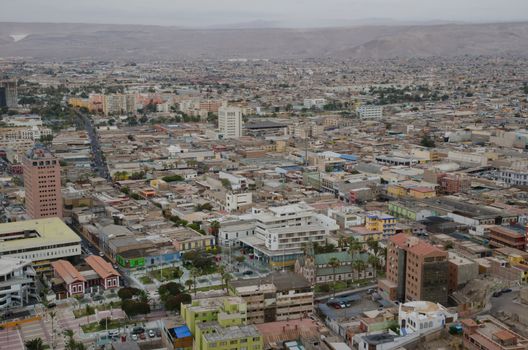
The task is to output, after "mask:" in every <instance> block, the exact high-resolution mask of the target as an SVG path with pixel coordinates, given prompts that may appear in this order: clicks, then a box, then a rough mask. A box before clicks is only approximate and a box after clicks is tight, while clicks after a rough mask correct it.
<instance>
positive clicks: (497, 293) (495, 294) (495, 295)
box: [493, 292, 502, 298]
mask: <svg viewBox="0 0 528 350" xmlns="http://www.w3.org/2000/svg"><path fill="white" fill-rule="evenodd" d="M501 295H502V293H501V292H495V293H493V297H494V298H498V297H500V296H501Z"/></svg>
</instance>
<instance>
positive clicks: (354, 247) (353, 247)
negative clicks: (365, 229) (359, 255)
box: [348, 237, 362, 260]
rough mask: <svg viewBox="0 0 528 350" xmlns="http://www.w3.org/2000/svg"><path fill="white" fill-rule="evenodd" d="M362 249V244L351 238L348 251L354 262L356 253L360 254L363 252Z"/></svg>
mask: <svg viewBox="0 0 528 350" xmlns="http://www.w3.org/2000/svg"><path fill="white" fill-rule="evenodd" d="M361 247H362V246H361V242H360V241H358V240H357V239H355V238H354V237H350V238H349V239H348V251H349V252H350V255H351V256H352V260H354V258H355V255H356V252H359V251H360V250H361Z"/></svg>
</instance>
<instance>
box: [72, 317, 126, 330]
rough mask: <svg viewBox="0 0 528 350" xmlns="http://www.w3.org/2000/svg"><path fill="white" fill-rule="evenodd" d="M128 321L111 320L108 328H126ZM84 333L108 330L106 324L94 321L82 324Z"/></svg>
mask: <svg viewBox="0 0 528 350" xmlns="http://www.w3.org/2000/svg"><path fill="white" fill-rule="evenodd" d="M125 324H126V322H125V321H119V320H111V321H110V320H109V321H108V329H116V328H119V327H121V328H124V327H125ZM81 328H82V330H83V332H84V333H93V332H100V331H104V330H106V324H103V325H101V324H99V322H92V323H88V324H85V325H82V326H81Z"/></svg>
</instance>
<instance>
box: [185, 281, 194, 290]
mask: <svg viewBox="0 0 528 350" xmlns="http://www.w3.org/2000/svg"><path fill="white" fill-rule="evenodd" d="M193 285H194V283H193V281H192V280H187V281H185V286H186V287H187V288H188V289H189V293H190V292H191V288H192V286H193Z"/></svg>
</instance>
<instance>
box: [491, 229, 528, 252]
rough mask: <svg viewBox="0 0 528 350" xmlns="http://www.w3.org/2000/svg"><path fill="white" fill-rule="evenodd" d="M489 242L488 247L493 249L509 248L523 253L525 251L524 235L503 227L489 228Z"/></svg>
mask: <svg viewBox="0 0 528 350" xmlns="http://www.w3.org/2000/svg"><path fill="white" fill-rule="evenodd" d="M489 241H490V246H491V247H495V248H502V247H511V248H515V249H519V250H523V251H524V250H525V249H526V237H525V234H522V233H520V232H517V231H514V230H512V229H509V228H507V227H505V226H491V227H489Z"/></svg>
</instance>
